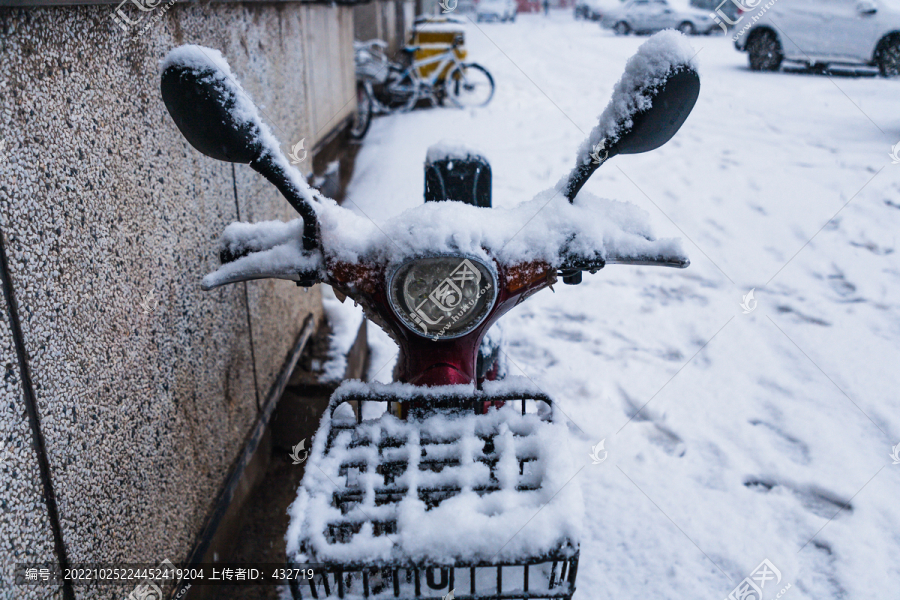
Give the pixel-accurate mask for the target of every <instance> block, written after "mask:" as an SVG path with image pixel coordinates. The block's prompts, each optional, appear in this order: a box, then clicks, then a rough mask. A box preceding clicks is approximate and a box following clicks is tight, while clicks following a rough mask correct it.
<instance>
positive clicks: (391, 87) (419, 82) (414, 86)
mask: <svg viewBox="0 0 900 600" xmlns="http://www.w3.org/2000/svg"><path fill="white" fill-rule="evenodd" d="M435 64H436V65H437V66H436V67H435V69H434V71H433V73H432V74H431V75H429V76H428V77H422V76H421V75H420V74H419V73H420V72H421V69H422V68H424V67H428V66H430V65H435ZM462 64H463V63H462V61H460V60H459V57H458V56H457V55H456V52H455V51H454V47H453V46H452V45H450V44H447V45H446V51H444V52H441V53H440V54H436V55H434V56H429V57H428V58H424V59H421V60H417V61H413V63H412V64H411V65H409V66H408V67H406V68H403V67H402V66H400V65H398V64H397V63H390V64H389V66H391V67H394V68H395V69H396V71H397V72H398V73H399V75H397V76H396V78H395V79H393V80H390V79H389V80H388V81H387V82H385V84H384V85H385V89H386V91H387V92H388V93H390V94H397V95H400V96H406V95H411V96H413V97H414V98H415V99H414V100H413V99H410V100H409V104H413V105H414V104H415V103H416V102H418V101H419V100H421V99H422V98H428V99H429V100H430V101H431V103H432V105H434V104H436V102H437V98H436V97H435V95H434V89H435V87H436V86H437V85H438V84H439V83H440V82H441V81H442V80H443V78H442V74H443V73H448V72H450V71H452V70H453V69H457V68H459V67H461V66H462ZM407 81H409V83H408V84H407V83H406V82H407ZM362 83H363V85H364V86H365V88H366V92H368V94H369V97H370V98H371V99H372V104H373V108H374V111H373V112H376V113H379V114H388V113H391V112H394V110H396V109H394V108H391V107H390V106H388V105H386V104H384V103H382V102H381V101H380V100H378V98H377V97H376V95H375V91H374V88H373V85H372V80H371V79H363V82H362Z"/></svg>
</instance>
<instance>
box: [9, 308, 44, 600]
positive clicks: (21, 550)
mask: <svg viewBox="0 0 900 600" xmlns="http://www.w3.org/2000/svg"><path fill="white" fill-rule="evenodd" d="M0 365H3V366H4V369H3V378H2V379H0V598H13V597H15V598H43V597H44V596H45V594H46V592H45V591H44V590H37V589H31V590H29V589H24V590H23V589H22V588H21V586H16V585H14V583H13V582H14V581H15V577H14V576H13V571H14V569H15V563H16V562H48V563H53V562H56V551H55V549H54V547H53V530H52V529H51V525H50V520H49V519H48V516H47V514H48V513H47V505H46V504H45V503H44V496H43V488H42V486H41V476H40V471H39V469H38V463H37V456H36V454H35V452H34V447H33V445H32V433H31V427H30V426H29V423H28V417H27V415H26V413H25V409H24V406H23V405H22V380H21V378H20V376H19V361H18V358H17V357H16V351H15V347H14V346H13V338H12V330H11V328H10V323H9V313H8V306H7V304H6V299H5V297H4V295H3V294H2V293H0Z"/></svg>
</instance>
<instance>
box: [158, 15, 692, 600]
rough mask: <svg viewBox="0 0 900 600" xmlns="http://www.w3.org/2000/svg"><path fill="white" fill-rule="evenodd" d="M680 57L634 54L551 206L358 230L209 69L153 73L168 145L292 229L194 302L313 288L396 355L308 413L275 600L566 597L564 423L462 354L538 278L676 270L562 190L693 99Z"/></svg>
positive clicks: (545, 197) (238, 261)
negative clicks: (368, 323)
mask: <svg viewBox="0 0 900 600" xmlns="http://www.w3.org/2000/svg"><path fill="white" fill-rule="evenodd" d="M692 56H693V51H692V50H691V48H690V46H689V45H688V44H687V42H686V40H685V38H683V36H681V35H680V34H678V33H676V32H672V31H666V32H662V33H660V34H657V35H655V36H653V37H651V38H650V39H649V40H648V41H647V42H646V43H645V44H644V45H642V46H641V48H640V49H639V50H638V52H637V54H636V55H635V56H634V57H632V58H631V59H629V61H628V64H627V66H626V71H625V74H624V75H623V77H622V78H621V80H620V81H619V82H618V83H617V85H616V87H615V90H614V92H613V98H612V100H611V102H610V103H609V105H608V106H607V108H606V109H605V110H604V112H603V113H602V114H601V116H600V120H599V123H598V125H597V126H596V127H595V128H594V129H593V131H592V132H591V134H590V136H589V137H588V139H587V140H585V142H584V143H583V144H582V146H581V148H580V149H579V151H578V155H577V161H576V165H575V168H574V169H573V170H572V172H571V173H570V174H569V175H568V176H566V177H565V178H563V179H562V180H561V181H560V182H559V184H558V185H557V186H556V187H555V188H554V189H550V190H547V191H545V192H542V193H541V194H538V196H537V197H536V198H534V199H533V200H531V201H528V202H523V203H522V204H520V205H519V206H517V207H514V208H511V209H501V208H496V207H495V208H488V207H484V206H475V205H471V204H467V203H465V202H453V201H450V202H425V203H423V204H422V205H420V206H417V207H416V208H414V209H410V210H408V211H406V212H404V213H402V214H401V215H399V216H397V217H394V218H392V219H388V220H386V221H384V222H381V223H379V224H378V225H376V224H375V223H373V222H372V221H370V220H368V219H367V218H366V217H364V216H361V215H358V214H357V213H354V212H351V211H349V210H347V209H344V208H342V207H340V206H338V205H337V204H336V203H334V202H333V201H331V200H328V199H326V198H324V197H322V196H321V195H320V194H318V192H315V191H314V190H312V189H310V188H309V187H308V186H307V184H306V181H305V180H304V178H303V177H302V175H301V174H300V173H299V172H298V171H297V170H296V169H294V168H293V167H292V166H291V165H290V164H288V162H287V160H286V159H285V157H284V156H283V154H282V152H281V151H280V149H279V145H278V142H277V141H276V140H275V138H274V136H273V135H272V133H271V132H270V130H269V128H268V127H267V126H266V125H265V124H264V123H263V122H262V120H261V119H260V116H259V113H258V111H257V109H256V107H255V106H254V105H253V104H252V102H251V101H250V99H249V97H248V96H247V94H246V93H245V92H244V91H243V89H242V88H241V86H240V84H239V83H238V81H237V79H236V78H235V76H234V75H233V74H232V72H231V70H230V69H229V67H228V64H227V63H226V62H225V60H224V58H223V57H222V55H221V54H220V53H219V52H217V51H215V50H212V49H209V48H203V47H199V46H182V47H179V48H176V49H175V50H173V51H172V52H170V53H169V55H168V56H167V57H166V59H165V60H164V61H163V65H162V83H161V88H162V97H163V99H164V101H165V104H166V107H167V108H168V110H169V113H170V114H171V115H172V118H173V119H174V121H175V123H176V125H177V126H178V128H179V129H180V130H181V132H182V134H183V135H184V137H185V138H187V140H188V141H189V142H190V143H191V144H192V145H193V146H194V147H195V148H196V149H197V150H199V151H200V152H202V153H204V154H206V155H208V156H211V157H212V158H215V159H218V160H224V161H230V162H237V163H245V164H250V166H251V167H252V168H253V169H255V170H256V171H258V172H259V173H261V174H262V175H263V176H264V177H266V178H267V179H268V180H269V181H270V182H271V183H273V184H274V185H275V186H277V187H278V189H279V190H280V191H281V192H282V194H283V195H284V196H285V198H287V200H288V202H290V203H291V205H292V206H294V208H296V209H297V211H298V212H299V213H300V215H301V217H302V219H297V220H295V221H292V222H289V223H276V222H268V223H259V224H255V225H252V224H245V223H237V224H232V225H230V226H229V227H228V228H226V230H225V232H224V234H223V237H222V241H221V247H220V256H221V257H222V259H223V262H224V264H223V265H222V266H221V268H219V269H218V270H217V271H215V272H214V273H211V274H209V275H207V276H206V277H205V278H204V279H203V287H204V289H211V288H215V287H217V286H220V285H224V284H228V283H234V282H237V281H244V280H248V279H258V278H264V277H274V278H281V279H290V280H294V281H296V282H297V283H298V285H301V286H312V285H314V284H316V283H327V284H329V285H331V286H332V287H333V288H334V289H335V290H336V291H338V292H339V293H341V294H344V295H346V296H348V297H350V298H352V299H353V300H354V301H356V302H358V303H359V304H360V305H362V307H363V309H364V310H365V312H366V315H367V316H368V318H369V319H370V320H372V321H374V322H375V323H376V324H378V325H380V326H381V327H382V328H384V329H385V331H387V332H388V333H389V334H390V335H391V336H392V337H393V339H394V340H395V341H396V342H397V344H398V345H399V346H400V356H399V359H398V366H397V369H396V370H395V377H396V382H395V383H392V384H380V383H363V382H359V381H348V382H344V383H343V384H342V385H341V386H340V387H339V388H338V389H337V391H336V392H335V393H334V395H333V397H332V399H331V402H330V404H329V407H328V409H327V411H326V414H324V415H323V416H322V420H321V425H320V427H319V430H318V433H317V434H316V437H315V439H314V441H313V444H312V450H311V452H310V456H309V458H308V460H307V462H306V463H305V469H306V471H305V475H304V478H303V482H302V484H301V486H300V489H299V490H298V494H297V498H296V500H295V501H294V503H293V504H292V506H291V508H290V515H291V522H290V526H289V530H288V532H287V535H286V539H287V555H288V565H289V566H290V567H291V568H293V569H295V570H294V571H292V573H294V574H295V575H296V578H294V579H293V580H292V581H291V590H292V593H293V595H294V597H295V598H297V599H299V598H304V597H306V598H332V597H336V598H403V599H406V600H417V599H425V598H435V599H436V598H441V597H443V598H456V599H457V600H475V599H494V600H500V599H503V600H507V599H526V598H567V599H568V598H571V597H572V594H573V593H574V592H575V576H576V572H577V568H578V561H579V536H580V532H581V518H582V515H583V510H584V509H583V503H582V499H581V493H580V489H579V488H578V486H577V485H574V484H572V485H567V484H568V483H569V482H570V480H571V479H572V477H573V476H574V474H575V473H576V472H577V469H576V467H575V465H574V460H573V457H572V456H571V454H570V452H569V450H568V445H567V433H568V429H567V426H566V424H565V421H564V420H563V419H562V415H561V414H560V412H559V411H558V410H556V409H555V407H554V405H553V402H552V400H551V398H550V397H548V396H547V395H546V394H544V393H543V392H542V391H541V390H539V389H537V388H536V387H535V386H534V384H532V383H531V382H530V380H528V379H524V378H515V377H508V378H505V379H503V380H498V381H491V380H490V378H484V375H485V374H484V373H479V372H478V371H477V359H476V355H477V352H478V348H479V345H480V343H481V340H482V338H483V337H484V336H485V334H486V332H487V330H488V328H490V327H491V325H492V324H494V323H495V322H496V321H497V319H499V318H500V316H501V315H503V314H504V313H506V312H507V311H509V310H510V309H512V308H513V307H514V306H516V305H517V304H519V303H520V302H522V301H523V300H525V299H526V298H528V297H529V296H531V295H532V294H534V293H536V292H538V291H540V290H542V289H544V288H546V287H549V286H551V285H552V284H553V283H555V282H556V281H557V278H558V277H561V278H562V279H563V281H564V282H566V283H578V282H580V280H581V273H582V271H589V272H591V273H594V272H596V271H598V270H600V269H602V268H603V267H605V266H606V265H610V264H631V265H662V266H670V267H686V266H687V265H688V260H687V258H686V256H685V255H684V253H683V252H682V250H681V247H680V245H679V243H678V242H677V241H676V240H665V239H663V240H656V239H653V238H652V236H651V235H650V233H649V230H648V229H647V227H646V225H645V224H644V223H643V221H642V219H641V217H640V215H639V214H638V211H637V210H636V209H634V210H632V209H633V207H631V208H629V205H625V204H623V203H616V202H612V201H608V200H601V199H599V198H596V197H594V196H592V195H590V194H588V193H587V192H581V193H580V194H579V190H581V187H582V186H583V185H584V183H585V181H587V179H588V177H590V175H591V174H592V173H593V172H594V170H595V169H596V168H597V167H599V166H600V165H601V164H602V163H603V162H605V161H606V160H609V158H611V157H613V156H615V155H616V154H634V153H638V152H645V151H648V150H652V149H654V148H657V147H659V146H661V145H662V144H664V143H665V142H666V141H668V140H669V139H670V138H671V137H672V136H673V135H674V134H675V132H676V131H678V129H679V128H680V127H681V125H682V123H683V122H684V121H685V119H686V118H687V116H688V114H689V113H690V111H691V109H692V108H693V106H694V103H695V101H696V99H697V96H698V94H699V90H700V80H699V77H698V75H697V72H696V69H695V67H694V65H693V63H692ZM443 158H445V159H446V158H447V156H446V155H445V156H443ZM439 199H446V197H443V198H439ZM476 204H477V203H476ZM636 215H637V216H636ZM598 593H599V592H598ZM594 596H595V594H588V595H586V596H585V597H594Z"/></svg>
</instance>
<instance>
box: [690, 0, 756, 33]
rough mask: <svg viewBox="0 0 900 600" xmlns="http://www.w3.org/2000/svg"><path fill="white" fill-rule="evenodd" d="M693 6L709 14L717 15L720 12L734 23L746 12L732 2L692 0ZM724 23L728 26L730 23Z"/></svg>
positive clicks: (730, 0)
mask: <svg viewBox="0 0 900 600" xmlns="http://www.w3.org/2000/svg"><path fill="white" fill-rule="evenodd" d="M691 6H693V7H694V8H696V9H698V10H702V11H704V12H708V13H715V12H716V11H720V12H721V13H722V14H724V15H725V16H726V17H728V19H730V20H731V21H732V22H735V21H737V20H738V19H739V18H740V16H741V15H742V14H743V13H744V12H745V11H744V10H743V9H742V8H741V7H739V6H738V5H737V3H735V2H733V1H732V0H725V2H722V0H691ZM723 22H724V23H725V24H726V25H728V21H723ZM729 27H733V26H729Z"/></svg>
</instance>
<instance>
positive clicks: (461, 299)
mask: <svg viewBox="0 0 900 600" xmlns="http://www.w3.org/2000/svg"><path fill="white" fill-rule="evenodd" d="M388 298H389V301H390V305H391V309H392V310H393V311H394V314H396V315H397V316H398V317H399V318H400V320H401V321H402V322H403V324H404V325H406V326H407V327H408V328H409V329H411V330H412V331H414V332H416V333H417V334H419V335H421V336H425V337H434V338H435V339H440V338H456V337H460V336H463V335H465V334H467V333H469V332H470V331H472V330H473V329H475V328H476V327H478V326H479V325H480V324H481V323H482V322H483V321H484V320H485V319H486V318H487V316H488V313H489V312H490V310H491V307H493V306H494V301H495V300H496V298H497V276H496V275H495V274H494V269H492V268H491V267H490V266H489V265H487V264H486V263H484V262H482V261H481V260H479V259H477V258H472V257H465V256H434V257H428V258H416V259H413V260H410V261H408V262H405V263H403V264H402V265H400V267H398V268H397V269H396V270H395V271H394V272H393V274H392V275H391V276H390V280H389V281H388Z"/></svg>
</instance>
